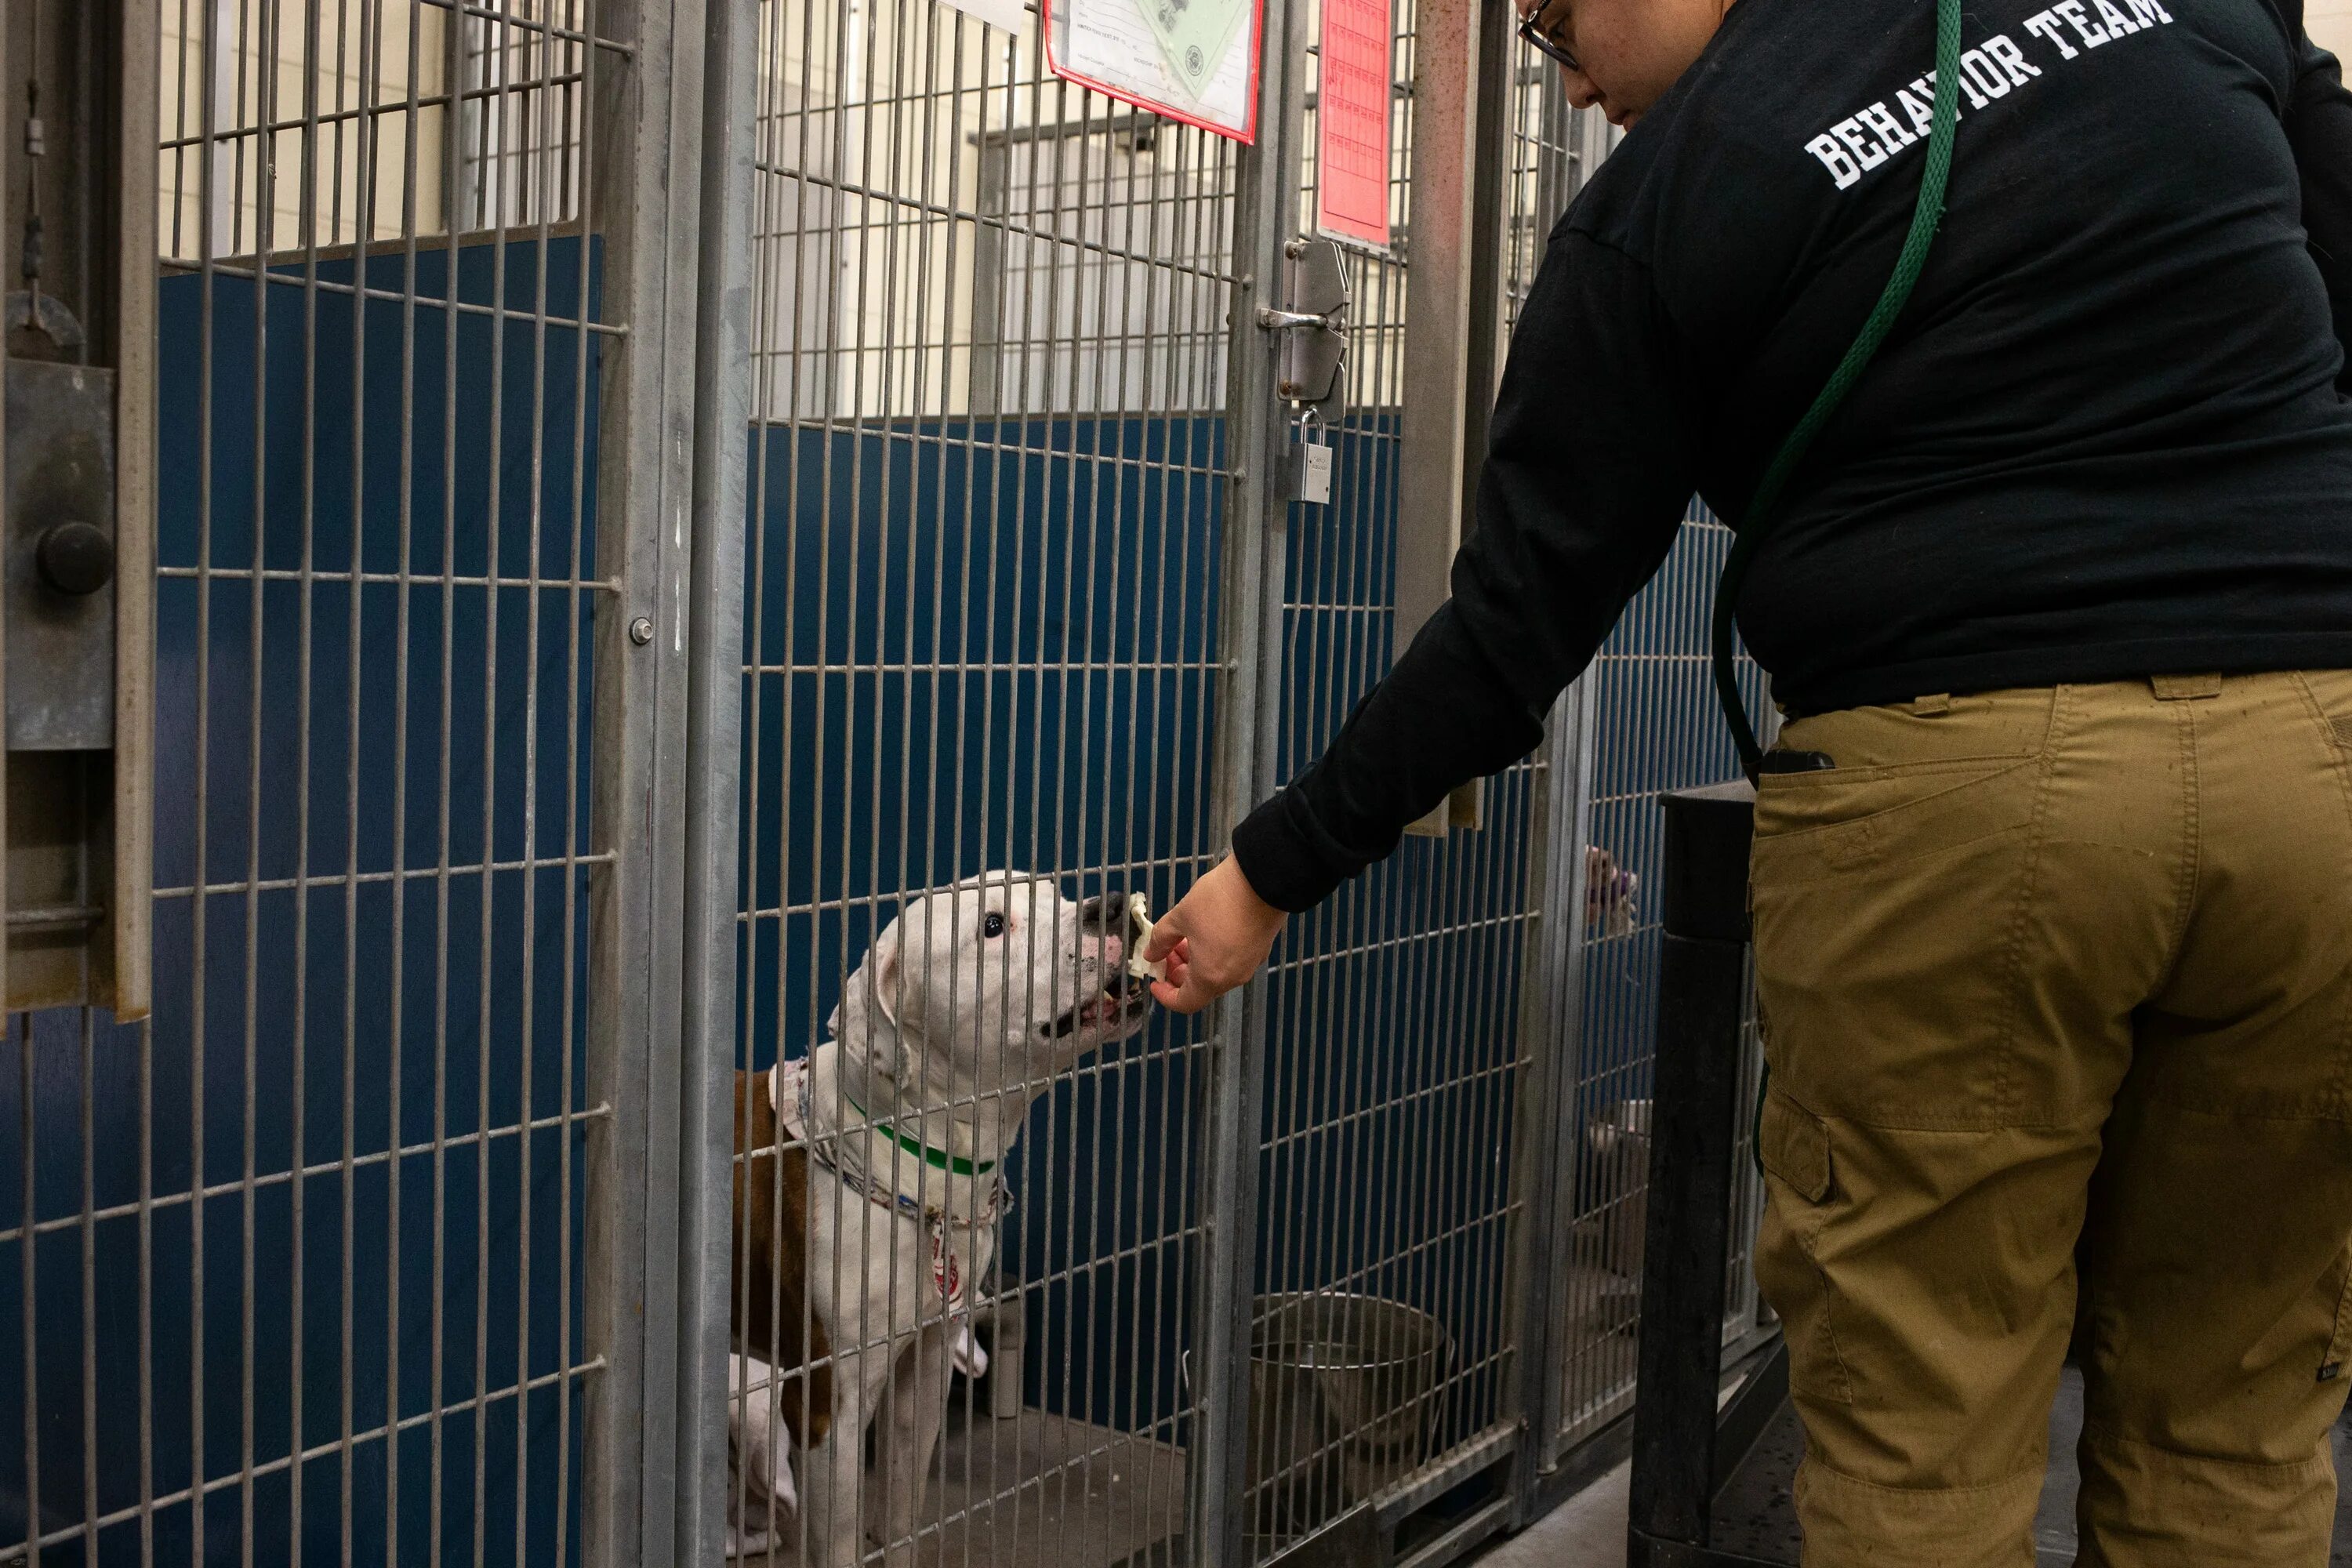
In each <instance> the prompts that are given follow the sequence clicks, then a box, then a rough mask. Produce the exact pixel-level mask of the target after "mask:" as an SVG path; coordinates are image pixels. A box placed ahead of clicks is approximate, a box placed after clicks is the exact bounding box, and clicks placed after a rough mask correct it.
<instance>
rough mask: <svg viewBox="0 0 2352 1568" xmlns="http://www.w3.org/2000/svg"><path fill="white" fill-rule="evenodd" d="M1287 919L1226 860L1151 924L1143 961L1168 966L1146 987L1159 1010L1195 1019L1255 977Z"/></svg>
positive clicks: (1236, 866) (1231, 858)
mask: <svg viewBox="0 0 2352 1568" xmlns="http://www.w3.org/2000/svg"><path fill="white" fill-rule="evenodd" d="M1288 918H1289V917H1288V916H1286V915H1285V914H1284V913H1283V912H1282V911H1281V910H1277V909H1276V908H1275V907H1274V906H1273V905H1272V904H1269V903H1267V902H1266V901H1265V900H1264V899H1261V898H1259V897H1258V896H1257V889H1255V888H1253V887H1251V886H1250V885H1249V879H1248V878H1247V877H1244V876H1243V875H1242V868H1241V867H1240V865H1239V864H1238V863H1237V862H1235V860H1234V858H1233V857H1232V856H1230V855H1228V856H1226V857H1225V858H1223V860H1220V861H1218V862H1217V864H1216V865H1214V866H1213V867H1211V868H1209V871H1208V873H1207V874H1206V875H1205V876H1203V877H1202V878H1201V879H1199V880H1198V881H1196V882H1194V883H1193V884H1192V889H1191V890H1190V891H1188V892H1187V893H1185V895H1184V896H1183V897H1182V898H1181V899H1179V900H1177V901H1176V907H1175V908H1174V909H1172V910H1169V911H1168V912H1167V913H1166V914H1164V915H1161V916H1160V919H1159V920H1158V921H1154V922H1153V924H1152V927H1151V940H1150V942H1147V943H1145V944H1144V948H1143V956H1144V957H1145V958H1147V959H1149V960H1150V961H1151V962H1152V963H1163V962H1164V963H1166V964H1167V965H1168V978H1167V979H1165V980H1155V981H1153V982H1152V983H1151V994H1152V995H1153V996H1154V997H1155V998H1157V999H1158V1000H1159V1003H1160V1005H1161V1006H1162V1007H1166V1008H1168V1009H1170V1010H1171V1011H1173V1012H1178V1013H1197V1012H1199V1011H1200V1010H1201V1009H1202V1008H1203V1007H1205V1006H1207V1005H1209V1004H1210V1003H1212V1002H1213V1001H1215V1000H1216V999H1217V998H1218V997H1220V996H1222V995H1223V994H1225V993H1226V992H1228V991H1231V990H1232V989H1233V988H1234V986H1236V985H1239V984H1241V983H1242V982H1243V981H1244V980H1247V979H1248V978H1249V977H1250V976H1251V975H1253V974H1255V973H1257V972H1258V966H1259V965H1261V964H1263V963H1265V955H1266V954H1267V953H1269V952H1272V951H1274V939H1275V938H1276V937H1277V936H1280V935H1281V934H1282V922H1283V921H1286V920H1287V919H1288Z"/></svg>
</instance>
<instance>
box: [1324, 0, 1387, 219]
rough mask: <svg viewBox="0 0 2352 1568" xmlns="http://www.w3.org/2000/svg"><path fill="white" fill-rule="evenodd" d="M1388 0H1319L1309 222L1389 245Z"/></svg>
mask: <svg viewBox="0 0 2352 1568" xmlns="http://www.w3.org/2000/svg"><path fill="white" fill-rule="evenodd" d="M1390 4H1391V0H1323V39H1322V47H1321V50H1320V52H1319V58H1320V59H1321V61H1322V75H1321V79H1320V81H1319V82H1318V87H1317V90H1316V97H1315V227H1316V231H1317V232H1318V233H1320V234H1327V235H1329V236H1331V237H1333V238H1335V239H1343V240H1349V241H1352V242H1353V243H1355V244H1358V245H1369V246H1371V247H1374V248H1375V249H1379V250H1386V249H1387V248H1388V247H1389V239H1390V235H1389V126H1390V123H1391V121H1390V117H1389V105H1390V101H1391V89H1390V87H1389V80H1390V75H1391V71H1390V66H1389V52H1390V50H1391V47H1393V46H1394V40H1395V27H1394V25H1393V22H1392V19H1391V14H1390Z"/></svg>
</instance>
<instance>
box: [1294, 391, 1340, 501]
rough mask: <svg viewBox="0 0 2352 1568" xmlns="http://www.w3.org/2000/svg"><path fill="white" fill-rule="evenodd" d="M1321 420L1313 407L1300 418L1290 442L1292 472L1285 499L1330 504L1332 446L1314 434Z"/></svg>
mask: <svg viewBox="0 0 2352 1568" xmlns="http://www.w3.org/2000/svg"><path fill="white" fill-rule="evenodd" d="M1318 424H1319V421H1318V420H1317V419H1316V418H1315V417H1314V416H1313V413H1312V412H1311V411H1310V412H1309V413H1308V415H1307V417H1306V418H1303V419H1301V420H1300V421H1299V422H1298V429H1297V434H1296V435H1295V436H1293V437H1291V442H1290V475H1289V484H1288V486H1287V487H1286V488H1287V490H1288V494H1287V497H1286V499H1288V500H1295V501H1305V502H1307V503H1308V504H1309V505H1312V506H1328V505H1330V504H1331V448H1330V447H1328V445H1326V444H1325V443H1323V442H1321V441H1318V440H1317V439H1316V438H1315V436H1316V429H1317V426H1318Z"/></svg>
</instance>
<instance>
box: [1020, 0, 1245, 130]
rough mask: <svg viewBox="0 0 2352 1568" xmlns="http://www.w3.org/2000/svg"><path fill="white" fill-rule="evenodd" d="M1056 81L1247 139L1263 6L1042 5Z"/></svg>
mask: <svg viewBox="0 0 2352 1568" xmlns="http://www.w3.org/2000/svg"><path fill="white" fill-rule="evenodd" d="M1046 5H1047V11H1048V16H1047V24H1048V25H1047V27H1046V34H1045V42H1046V48H1045V54H1046V59H1047V62H1048V63H1049V64H1051V65H1052V67H1053V68H1054V73H1055V75H1056V76H1060V77H1064V78H1066V79H1069V80H1071V81H1075V82H1078V83H1080V84H1082V85H1084V86H1087V87H1091V88H1096V89H1100V90H1101V91H1104V92H1107V93H1108V94H1110V95H1111V96H1112V97H1113V98H1118V99H1121V100H1125V101H1127V102H1129V103H1132V104H1135V105H1136V106H1137V107H1139V108H1142V109H1149V110H1152V111H1153V112H1155V113H1159V114H1164V115H1166V116H1168V117H1169V118H1170V119H1171V120H1181V121H1184V122H1185V123H1186V124H1188V125H1198V126H1200V127H1202V129H1204V130H1208V131H1214V132H1217V133H1218V134H1220V135H1223V136H1231V137H1234V138H1236V139H1237V140H1239V141H1243V142H1248V141H1251V140H1253V139H1254V138H1255V134H1256V131H1257V125H1256V118H1257V62H1258V49H1259V30H1260V22H1261V19H1262V17H1263V15H1264V8H1263V5H1262V4H1261V0H1046Z"/></svg>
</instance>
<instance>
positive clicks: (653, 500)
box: [582, 0, 733, 1564]
mask: <svg viewBox="0 0 2352 1568" xmlns="http://www.w3.org/2000/svg"><path fill="white" fill-rule="evenodd" d="M612 12H613V14H612V15H610V16H608V18H607V33H606V36H609V37H614V39H615V40H616V41H617V42H619V43H622V44H625V46H627V48H628V53H627V54H626V56H625V57H618V58H611V59H609V60H608V61H607V62H606V67H607V68H604V69H603V70H600V71H598V72H597V74H596V79H595V83H594V95H595V96H594V100H593V104H592V106H591V115H592V120H593V124H594V125H595V126H596V127H597V128H599V129H600V130H602V131H604V132H605V133H606V135H607V138H608V140H607V142H606V148H605V156H604V158H602V159H601V160H592V161H591V168H590V172H589V176H590V179H591V181H592V190H591V201H592V204H593V205H592V210H593V211H595V212H600V213H603V214H604V215H605V216H606V226H605V228H604V239H605V248H604V300H605V313H606V315H607V316H609V317H611V318H613V319H614V320H618V321H623V322H625V323H626V324H627V326H628V329H629V336H628V338H627V339H626V340H625V347H624V350H623V352H621V353H616V354H614V355H613V356H612V357H611V359H609V360H608V361H607V364H608V365H609V366H610V367H611V368H610V370H609V372H608V374H607V378H606V381H605V384H604V397H603V401H602V417H601V420H600V432H599V437H598V443H597V452H598V460H599V464H600V468H601V475H600V479H599V484H598V493H599V495H601V496H602V497H604V499H605V507H606V508H607V509H608V510H606V512H605V515H606V516H607V517H608V518H610V519H611V520H612V521H611V523H610V524H609V525H608V526H606V527H604V528H601V529H599V530H598V532H597V550H598V557H599V559H598V563H597V569H598V571H599V573H600V574H602V575H603V576H604V577H605V578H607V579H608V580H611V581H614V582H615V583H617V584H619V593H618V594H617V595H616V597H615V599H614V602H613V603H612V604H611V605H606V606H602V607H601V608H602V609H603V610H604V613H601V614H600V615H599V616H598V617H597V623H596V628H595V635H596V656H595V671H596V684H595V736H594V745H595V753H596V755H597V757H598V758H599V759H600V765H599V766H598V767H597V768H596V770H595V776H594V784H593V790H594V797H593V807H592V809H593V815H594V819H595V820H596V821H597V822H598V823H599V824H601V825H602V831H603V833H604V834H605V835H608V836H609V842H610V845H611V848H612V855H613V858H612V860H611V863H610V864H609V865H608V866H606V867H605V868H604V869H603V871H602V872H601V874H599V875H598V876H596V877H595V879H594V881H593V892H592V899H593V906H592V911H591V916H590V956H589V962H588V964H587V973H588V975H589V985H590V988H591V991H590V998H589V1056H588V1062H589V1079H590V1091H589V1092H590V1100H591V1102H592V1103H597V1104H604V1105H609V1106H611V1107H612V1108H613V1114H612V1117H611V1119H610V1121H607V1122H606V1123H605V1124H604V1128H603V1130H602V1131H600V1132H598V1133H595V1134H592V1136H591V1139H590V1143H589V1156H588V1158H589V1194H590V1198H589V1202H588V1205H587V1215H588V1236H587V1258H586V1277H587V1279H589V1281H590V1282H591V1289H589V1292H588V1300H587V1301H586V1303H585V1310H586V1314H587V1323H586V1327H587V1334H588V1342H589V1343H590V1344H591V1345H594V1346H602V1347H604V1355H605V1356H606V1358H607V1361H608V1363H609V1370H608V1371H607V1372H606V1373H605V1375H604V1377H603V1378H601V1379H599V1380H597V1381H596V1382H594V1383H592V1384H590V1385H589V1392H588V1395H587V1401H586V1403H587V1422H586V1428H585V1438H586V1444H587V1459H586V1468H585V1473H586V1476H587V1482H586V1485H585V1487H584V1489H583V1498H582V1504H583V1513H584V1518H583V1537H584V1539H583V1548H584V1551H585V1556H586V1560H587V1561H588V1562H589V1563H609V1564H618V1563H667V1562H669V1561H672V1560H673V1557H674V1553H675V1552H676V1542H677V1531H678V1530H679V1529H680V1528H690V1527H689V1526H682V1525H681V1523H680V1521H679V1519H678V1513H679V1497H678V1469H677V1447H676V1445H677V1415H678V1410H677V1389H678V1365H677V1357H678V1354H679V1343H680V1329H679V1294H678V1287H677V1281H678V1279H680V1270H681V1268H682V1266H683V1262H684V1258H685V1256H686V1255H684V1254H682V1252H681V1247H680V1242H681V1237H679V1235H678V1232H677V1225H676V1223H675V1216H676V1215H677V1214H678V1213H679V1212H680V1211H679V1205H680V1202H681V1194H680V1193H679V1190H678V1184H679V1180H680V1174H681V1172H680V1169H679V1163H678V1162H677V1160H676V1159H674V1158H672V1157H671V1156H670V1155H669V1154H668V1153H667V1151H671V1150H676V1149H677V1148H679V1147H681V1116H682V1108H681V1106H680V1104H679V1095H680V1091H681V1088H682V1085H681V1083H680V1075H679V1073H678V1072H677V1070H676V1066H677V1063H678V1062H679V1060H680V1059H681V1057H682V1050H681V1039H682V1037H683V1035H682V1031H683V1027H684V1025H685V1008H684V1005H683V999H682V997H681V994H680V983H681V976H680V952H681V948H680V942H681V936H682V927H683V920H684V900H685V889H684V867H685V839H686V832H685V819H686V810H685V794H686V782H687V779H688V776H689V775H690V767H689V764H688V734H687V728H688V727H687V722H686V714H687V710H688V689H689V671H688V659H687V652H686V641H685V638H686V633H687V627H686V626H685V624H684V622H683V620H682V618H681V617H682V613H683V609H684V606H685V605H686V604H687V589H688V578H687V574H688V563H689V552H688V542H687V540H686V539H685V538H684V537H683V536H682V530H681V529H679V528H677V527H676V526H673V520H675V519H679V518H682V517H684V516H685V515H686V513H687V512H688V507H689V504H690V499H691V496H692V493H693V492H692V468H691V463H692V459H693V456H694V454H693V448H692V440H693V433H694V392H695V374H696V370H697V365H696V361H695V358H694V355H693V353H692V352H691V349H690V348H689V346H688V345H690V344H691V343H692V342H693V333H694V331H695V325H696V308H697V300H696V295H695V289H694V278H695V268H696V252H697V250H698V247H699V245H700V232H699V198H700V184H699V182H698V180H697V179H695V178H694V177H692V174H691V171H693V170H694V169H695V168H696V166H697V163H698V158H699V147H700V142H701V128H702V123H703V114H704V105H703V93H702V89H703V76H702V59H703V49H704V47H705V42H706V40H705V37H704V34H703V30H702V21H703V7H702V5H700V4H699V3H698V0H677V4H675V5H667V4H655V3H653V0H613V3H612ZM638 631H642V632H645V633H647V634H649V635H646V636H645V637H642V638H641V637H639V636H637V635H635V633H636V632H638ZM730 845H731V839H730ZM727 947H728V952H730V954H731V953H732V952H733V944H732V942H729V943H728V944H727ZM655 1150H661V1151H666V1152H665V1153H664V1155H663V1156H662V1157H661V1158H659V1159H656V1158H654V1157H653V1151H655ZM649 1221H650V1223H649ZM722 1234H723V1232H722ZM720 1278H721V1279H723V1278H724V1274H723V1271H722V1273H721V1275H720Z"/></svg>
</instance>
